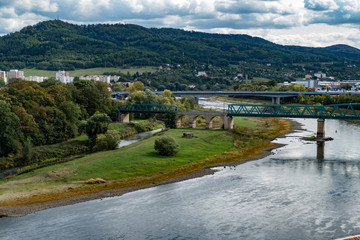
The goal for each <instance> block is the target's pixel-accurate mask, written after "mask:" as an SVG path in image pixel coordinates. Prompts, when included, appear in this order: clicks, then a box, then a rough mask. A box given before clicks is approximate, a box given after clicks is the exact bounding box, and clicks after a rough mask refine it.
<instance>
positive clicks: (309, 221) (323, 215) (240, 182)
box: [0, 119, 360, 240]
mask: <svg viewBox="0 0 360 240" xmlns="http://www.w3.org/2000/svg"><path fill="white" fill-rule="evenodd" d="M296 121H299V122H300V123H301V124H303V126H304V129H306V130H304V131H297V132H294V133H292V134H289V135H288V136H287V137H286V138H281V139H276V140H275V142H277V143H282V144H287V145H286V146H284V147H282V148H278V149H276V150H274V151H273V155H270V156H268V157H265V158H263V159H261V160H256V161H250V162H247V163H245V164H241V165H239V166H236V167H225V168H224V167H221V168H218V170H219V171H218V172H216V173H215V174H214V175H208V176H204V177H202V178H196V179H191V180H187V181H183V182H178V183H173V184H167V185H163V186H158V187H154V188H149V189H144V190H140V191H136V192H132V193H128V194H125V195H123V196H120V197H113V198H106V199H102V200H94V201H89V202H84V203H79V204H75V205H71V206H65V207H59V208H54V209H48V210H44V211H40V212H37V213H34V214H30V215H28V216H24V217H18V218H2V219H0V239H11V240H13V239H134V240H138V239H154V240H155V239H334V238H339V237H345V236H350V235H355V234H360V200H359V199H360V151H358V143H359V135H360V127H359V125H356V124H353V123H347V122H345V121H339V120H326V136H330V137H333V138H334V141H331V142H326V144H325V152H324V157H323V159H322V160H320V159H318V158H317V145H316V144H314V143H310V142H306V141H303V140H301V137H304V136H311V135H314V134H315V131H316V120H311V119H310V120H304V119H298V120H296Z"/></svg>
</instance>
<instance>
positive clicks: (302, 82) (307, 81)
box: [296, 79, 319, 88]
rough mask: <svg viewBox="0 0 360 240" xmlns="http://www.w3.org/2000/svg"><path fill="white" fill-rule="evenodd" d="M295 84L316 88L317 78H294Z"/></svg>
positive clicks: (317, 84) (317, 85)
mask: <svg viewBox="0 0 360 240" xmlns="http://www.w3.org/2000/svg"><path fill="white" fill-rule="evenodd" d="M296 84H297V85H303V86H304V87H306V88H317V87H319V80H315V79H303V80H296Z"/></svg>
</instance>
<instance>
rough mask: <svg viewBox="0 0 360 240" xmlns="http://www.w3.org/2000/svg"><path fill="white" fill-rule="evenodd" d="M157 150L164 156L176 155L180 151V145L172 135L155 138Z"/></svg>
mask: <svg viewBox="0 0 360 240" xmlns="http://www.w3.org/2000/svg"><path fill="white" fill-rule="evenodd" d="M154 148H155V150H156V151H157V152H158V153H159V154H160V155H164V156H174V155H175V154H176V153H177V152H178V151H179V145H178V144H177V142H176V141H175V139H174V138H172V137H170V136H163V137H159V138H158V139H156V140H155V145H154Z"/></svg>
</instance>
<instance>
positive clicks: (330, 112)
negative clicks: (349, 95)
mask: <svg viewBox="0 0 360 240" xmlns="http://www.w3.org/2000/svg"><path fill="white" fill-rule="evenodd" d="M227 115H228V116H229V117H234V116H244V117H285V118H317V119H318V120H317V139H318V140H323V139H324V137H325V119H353V120H360V103H348V104H334V105H325V106H317V105H313V106H310V105H253V104H229V105H228V112H227Z"/></svg>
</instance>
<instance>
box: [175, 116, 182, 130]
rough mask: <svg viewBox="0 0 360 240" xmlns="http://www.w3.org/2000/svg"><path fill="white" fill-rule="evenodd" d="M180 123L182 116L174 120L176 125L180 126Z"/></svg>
mask: <svg viewBox="0 0 360 240" xmlns="http://www.w3.org/2000/svg"><path fill="white" fill-rule="evenodd" d="M181 125H182V116H180V117H178V119H177V120H176V127H177V128H181Z"/></svg>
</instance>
